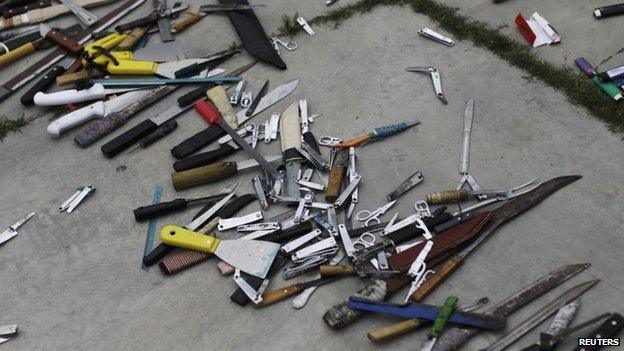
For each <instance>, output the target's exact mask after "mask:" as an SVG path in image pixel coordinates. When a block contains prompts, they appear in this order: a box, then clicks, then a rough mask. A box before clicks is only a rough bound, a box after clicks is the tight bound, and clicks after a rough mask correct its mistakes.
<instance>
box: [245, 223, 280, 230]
mask: <svg viewBox="0 0 624 351" xmlns="http://www.w3.org/2000/svg"><path fill="white" fill-rule="evenodd" d="M278 229H280V224H279V222H262V223H255V224H243V225H239V226H238V227H236V231H237V232H255V231H259V230H263V231H264V230H266V231H269V232H273V231H275V230H278Z"/></svg>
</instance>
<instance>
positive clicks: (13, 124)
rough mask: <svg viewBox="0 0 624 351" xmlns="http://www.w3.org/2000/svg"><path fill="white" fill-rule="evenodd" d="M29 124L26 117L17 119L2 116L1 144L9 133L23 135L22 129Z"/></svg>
mask: <svg viewBox="0 0 624 351" xmlns="http://www.w3.org/2000/svg"><path fill="white" fill-rule="evenodd" d="M27 124H28V121H27V120H26V119H25V118H24V116H22V117H20V118H17V119H10V118H6V117H2V116H0V142H1V141H3V140H4V138H5V137H6V136H7V135H8V134H9V133H18V132H19V133H21V131H22V127H23V126H25V125H27Z"/></svg>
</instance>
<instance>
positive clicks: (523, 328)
mask: <svg viewBox="0 0 624 351" xmlns="http://www.w3.org/2000/svg"><path fill="white" fill-rule="evenodd" d="M598 282H600V279H595V280H590V281H588V282H585V283H582V284H579V285H577V286H575V287H573V288H572V289H570V290H568V291H566V292H565V293H563V294H561V295H560V296H559V297H557V298H556V299H555V300H553V301H551V302H550V303H549V304H548V305H546V306H544V307H543V308H541V309H540V310H539V312H537V313H536V314H535V315H533V316H532V317H529V318H528V319H527V320H525V321H524V322H522V323H520V325H518V326H517V327H516V328H514V329H513V330H512V331H510V332H509V333H507V334H506V335H505V336H503V337H502V338H500V339H498V340H497V341H495V342H494V343H493V344H492V345H490V346H489V347H488V348H487V349H486V350H487V351H502V350H504V349H506V348H507V347H508V346H509V345H511V344H512V343H514V342H515V341H516V340H518V339H519V338H520V337H522V336H523V335H524V334H526V333H528V332H529V331H530V330H531V329H533V328H535V327H536V326H537V325H538V324H540V323H541V322H543V321H544V320H545V319H546V318H548V317H549V316H550V315H552V314H553V313H555V312H557V310H559V309H560V308H562V307H563V306H565V305H567V304H568V303H570V302H572V301H574V300H575V299H576V298H578V297H579V296H581V295H582V294H583V293H584V292H585V291H587V290H589V289H590V288H591V287H592V286H594V285H596V284H598Z"/></svg>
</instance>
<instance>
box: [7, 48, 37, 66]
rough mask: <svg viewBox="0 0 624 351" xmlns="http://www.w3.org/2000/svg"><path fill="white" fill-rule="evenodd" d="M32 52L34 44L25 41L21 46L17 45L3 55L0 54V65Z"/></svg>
mask: <svg viewBox="0 0 624 351" xmlns="http://www.w3.org/2000/svg"><path fill="white" fill-rule="evenodd" d="M32 52H35V45H34V44H33V43H26V44H24V45H22V46H19V47H17V48H15V49H13V50H11V51H9V52H7V53H6V54H4V55H0V67H4V66H6V65H8V64H9V63H11V62H13V61H15V60H17V59H20V58H22V57H24V56H26V55H28V54H30V53H32Z"/></svg>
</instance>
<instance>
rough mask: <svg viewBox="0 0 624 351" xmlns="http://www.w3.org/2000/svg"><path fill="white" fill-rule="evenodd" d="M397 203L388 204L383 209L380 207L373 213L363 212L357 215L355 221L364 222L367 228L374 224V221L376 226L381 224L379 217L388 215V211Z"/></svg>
mask: <svg viewBox="0 0 624 351" xmlns="http://www.w3.org/2000/svg"><path fill="white" fill-rule="evenodd" d="M396 202H397V200H394V201H390V202H388V203H387V204H385V205H383V206H382V207H378V208H376V209H374V210H372V211H369V210H362V211H360V212H358V213H357V214H356V215H355V219H357V220H358V221H360V222H364V225H366V226H368V225H369V224H370V222H373V221H375V222H376V224H379V223H381V220H379V217H381V216H382V215H383V214H384V213H386V211H388V210H389V209H390V208H392V206H394V204H395V203H396Z"/></svg>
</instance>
